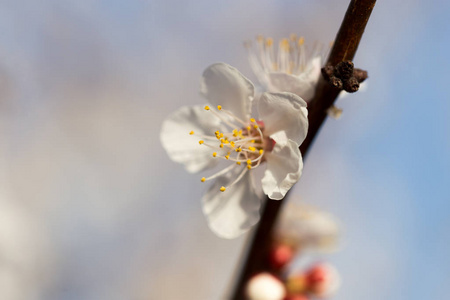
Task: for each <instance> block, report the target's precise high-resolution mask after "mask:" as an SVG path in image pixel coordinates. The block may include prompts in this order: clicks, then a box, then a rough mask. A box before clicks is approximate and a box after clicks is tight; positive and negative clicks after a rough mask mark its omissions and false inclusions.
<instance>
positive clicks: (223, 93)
mask: <svg viewBox="0 0 450 300" xmlns="http://www.w3.org/2000/svg"><path fill="white" fill-rule="evenodd" d="M200 92H201V93H202V94H203V95H204V96H205V97H206V99H208V101H209V102H210V103H211V104H213V105H222V106H223V108H224V109H227V110H230V111H232V112H233V113H234V114H235V115H236V116H237V117H239V118H241V119H244V120H247V119H248V117H249V115H250V112H251V101H252V100H253V96H254V86H253V83H251V81H250V80H248V79H247V78H245V77H244V75H242V74H241V73H240V72H239V71H238V70H237V69H235V68H233V67H232V66H229V65H227V64H224V63H217V64H214V65H211V66H209V67H208V68H207V69H206V70H205V71H204V72H203V78H202V81H201V87H200Z"/></svg>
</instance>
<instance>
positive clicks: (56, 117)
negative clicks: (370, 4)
mask: <svg viewBox="0 0 450 300" xmlns="http://www.w3.org/2000/svg"><path fill="white" fill-rule="evenodd" d="M347 5H348V1H344V0H342V1H341V0H336V1H325V0H314V1H313V0H297V1H293V0H289V1H288V0H279V1H269V0H249V1H238V0H227V1H209V0H199V1H179V0H166V1H162V0H153V1H151V0H150V1H143V0H128V1H95V0H86V1H76V0H58V1H56V0H54V1H52V0H45V1H23V0H14V1H8V0H3V1H1V2H0V298H1V299H4V300H35V299H36V300H41V299H44V300H79V299H93V300H103V299H105V300H106V299H108V300H115V299H133V300H141V299H142V300H144V299H164V300H178V299H186V300H191V299H192V300H211V299H226V296H225V295H226V294H225V293H226V291H227V288H228V287H229V285H230V283H231V281H232V276H233V272H234V270H235V268H236V265H237V263H238V258H239V254H240V252H241V250H242V249H243V246H244V242H245V240H246V237H245V236H244V237H241V238H238V239H236V240H231V241H230V240H222V239H220V238H218V237H216V236H215V235H214V234H213V233H212V232H211V231H210V230H209V229H208V227H207V224H206V221H205V218H204V217H203V215H202V212H201V204H200V198H201V195H202V193H203V190H204V188H205V186H202V185H200V184H199V183H198V182H199V181H198V179H199V177H198V176H192V175H190V174H188V173H187V172H185V171H184V169H183V167H182V166H181V165H177V164H175V163H173V162H172V161H170V160H169V158H168V156H167V155H166V153H165V152H164V150H163V149H162V146H161V145H160V142H159V131H160V126H161V123H162V121H163V120H164V118H165V117H166V116H167V115H169V114H170V113H171V112H172V111H174V110H176V109H177V108H179V107H180V106H181V105H193V104H202V103H203V102H204V101H203V100H202V99H201V98H200V96H199V94H198V87H199V78H200V75H201V73H202V71H203V70H204V69H205V68H206V67H207V66H208V65H210V64H212V63H214V62H217V61H224V62H227V63H229V64H231V65H233V66H235V67H237V68H238V69H239V70H240V71H241V72H242V73H243V74H245V75H246V76H248V77H249V78H251V79H252V80H255V77H254V76H253V74H252V73H251V69H250V67H249V65H248V62H247V56H246V51H245V49H244V47H243V45H242V44H243V41H245V40H248V39H252V38H254V37H255V36H256V35H257V34H264V35H266V36H271V37H274V38H276V39H277V38H281V37H285V36H289V34H290V33H297V34H299V35H303V36H305V38H306V42H307V43H308V42H312V41H315V40H318V41H322V42H324V43H328V42H330V41H331V40H333V39H334V36H335V34H336V32H337V30H338V28H339V25H340V22H341V20H342V18H343V15H344V13H345V11H346V8H347ZM449 9H450V5H449V4H448V2H446V1H443V0H437V1H431V2H430V1H428V2H424V1H418V0H412V1H408V2H407V4H406V3H405V2H404V1H400V0H393V1H379V3H377V5H376V6H375V9H374V11H373V13H372V17H371V19H370V21H369V24H368V26H367V28H366V33H365V35H364V36H363V39H362V41H361V44H360V47H359V51H358V52H357V54H356V57H355V65H356V66H357V67H359V68H363V69H367V70H368V71H369V76H370V78H369V80H368V82H369V85H368V89H367V90H366V91H365V92H361V93H356V94H354V95H350V96H349V97H347V98H344V99H341V100H339V101H338V103H337V105H338V106H340V107H342V108H343V109H344V113H343V116H342V118H341V119H340V120H338V121H336V120H332V119H331V120H327V121H326V123H325V124H324V127H323V130H322V131H321V132H320V134H319V136H318V139H317V140H316V142H315V144H314V145H313V147H312V149H311V151H310V154H309V155H308V157H307V159H306V163H305V168H304V172H303V174H304V175H303V176H302V179H301V180H300V182H299V184H297V185H296V187H295V189H294V190H293V192H292V193H291V196H292V198H293V199H294V198H295V201H302V202H304V203H309V204H313V205H316V206H319V207H321V208H322V209H324V210H327V211H330V212H332V213H333V214H334V215H335V216H336V217H337V218H339V219H340V220H341V223H342V225H343V239H344V241H343V243H342V247H341V248H342V249H341V251H340V252H338V253H336V254H333V255H332V256H327V257H326V259H327V260H329V261H331V262H332V263H333V264H334V265H336V266H337V268H338V270H339V272H340V273H341V276H342V280H343V285H342V287H341V289H340V291H339V292H338V294H337V295H336V296H335V297H334V298H333V299H336V300H344V299H365V300H372V299H374V300H375V299H385V300H399V299H405V300H406V299H408V300H413V299H417V300H419V299H445V298H447V297H448V296H447V293H448V284H449V278H450V258H449V256H448V253H449V252H450V234H449V233H448V228H449V226H450V218H449V213H450V201H449V200H450V198H449V186H450V176H449V169H450V156H449V155H448V153H449V151H450V138H449V132H450V121H449V118H448V115H449V113H450V104H449V103H450V101H449V100H450V99H449V96H448V95H449V93H448V80H449V78H450V77H449V75H448V70H450V64H449V61H450V60H449V59H448V49H449V48H450V39H449V34H450V21H449V20H448V16H447V13H448V11H449Z"/></svg>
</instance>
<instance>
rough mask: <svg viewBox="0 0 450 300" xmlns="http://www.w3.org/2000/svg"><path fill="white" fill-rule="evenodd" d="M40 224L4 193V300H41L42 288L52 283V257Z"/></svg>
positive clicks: (0, 216)
mask: <svg viewBox="0 0 450 300" xmlns="http://www.w3.org/2000/svg"><path fill="white" fill-rule="evenodd" d="M38 225H39V224H38V223H36V222H35V218H34V216H33V215H32V214H30V213H27V212H26V210H25V209H24V208H23V207H21V206H20V205H18V204H17V203H13V202H12V201H11V200H10V199H9V198H7V197H5V194H3V193H0V298H1V299H5V300H6V299H8V300H10V299H11V300H13V299H14V300H30V299H41V298H40V294H41V293H42V288H43V287H44V286H45V285H47V284H48V283H50V281H51V279H50V277H49V275H50V274H49V273H48V272H49V269H50V265H49V264H50V263H51V261H49V259H50V258H51V255H49V254H50V253H49V249H48V248H47V240H46V238H47V236H46V234H45V232H44V231H42V229H40V228H39V226H38ZM52 259H55V257H54V256H53V257H52Z"/></svg>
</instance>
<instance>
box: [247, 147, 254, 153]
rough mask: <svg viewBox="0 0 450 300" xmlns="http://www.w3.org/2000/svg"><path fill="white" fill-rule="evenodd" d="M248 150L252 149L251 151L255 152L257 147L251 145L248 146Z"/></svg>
mask: <svg viewBox="0 0 450 300" xmlns="http://www.w3.org/2000/svg"><path fill="white" fill-rule="evenodd" d="M248 150H250V151H252V152H254V151H256V148H255V147H252V146H250V147H248Z"/></svg>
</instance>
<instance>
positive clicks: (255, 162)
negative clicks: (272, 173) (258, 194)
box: [189, 105, 266, 192]
mask: <svg viewBox="0 0 450 300" xmlns="http://www.w3.org/2000/svg"><path fill="white" fill-rule="evenodd" d="M205 110H206V111H209V112H211V113H213V114H214V115H215V116H216V117H217V118H219V119H220V120H221V121H222V123H223V124H225V125H226V126H227V127H228V128H229V129H228V130H223V131H221V130H216V131H215V132H214V136H207V135H196V134H195V133H194V131H191V132H190V133H189V134H190V135H196V136H197V137H200V138H201V140H199V142H198V143H199V144H200V145H201V146H206V147H209V148H211V149H212V151H213V152H212V153H211V154H212V156H213V157H215V158H221V159H225V160H228V161H232V162H234V163H233V164H232V165H230V166H228V167H226V168H225V169H223V170H221V171H219V172H217V173H215V174H214V175H211V176H209V177H202V178H201V182H205V181H208V180H211V179H214V178H216V177H218V176H221V175H223V174H225V173H227V172H230V171H231V170H233V169H234V168H235V167H237V166H241V165H242V164H244V165H245V168H243V170H242V171H241V173H240V174H239V175H238V177H237V178H236V179H235V180H234V181H233V182H232V183H231V184H230V185H228V186H227V187H224V186H222V187H221V188H220V191H221V192H224V191H225V190H226V189H227V188H229V187H231V186H232V185H234V184H235V183H236V182H238V181H239V180H240V179H241V178H242V177H243V176H244V175H245V173H246V172H247V171H248V170H251V169H254V168H257V167H258V166H259V165H260V163H261V161H262V160H263V157H264V151H265V150H264V149H265V148H266V142H265V139H264V135H263V130H264V124H263V123H262V122H259V121H256V120H255V119H254V118H250V119H249V120H247V121H243V120H241V119H240V118H238V117H236V116H235V115H234V114H233V113H232V112H231V111H228V110H225V109H223V108H222V106H221V105H218V106H217V111H216V110H215V109H214V108H212V107H209V106H205Z"/></svg>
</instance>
